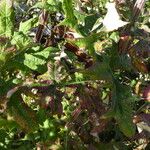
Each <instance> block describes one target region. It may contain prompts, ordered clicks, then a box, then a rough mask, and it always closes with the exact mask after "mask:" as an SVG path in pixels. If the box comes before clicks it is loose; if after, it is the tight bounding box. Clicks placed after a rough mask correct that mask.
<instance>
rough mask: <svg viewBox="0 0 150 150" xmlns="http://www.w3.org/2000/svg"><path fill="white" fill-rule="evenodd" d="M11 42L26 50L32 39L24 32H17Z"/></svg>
mask: <svg viewBox="0 0 150 150" xmlns="http://www.w3.org/2000/svg"><path fill="white" fill-rule="evenodd" d="M11 44H12V45H16V46H17V48H18V49H19V50H24V49H26V48H27V47H28V46H29V45H30V44H31V39H30V38H29V37H28V36H27V35H25V34H24V33H23V32H15V33H14V35H13V38H12V40H11Z"/></svg>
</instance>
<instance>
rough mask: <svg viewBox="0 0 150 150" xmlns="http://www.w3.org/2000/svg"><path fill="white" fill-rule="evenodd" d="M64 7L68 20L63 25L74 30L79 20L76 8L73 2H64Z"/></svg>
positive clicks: (70, 0) (69, 0) (67, 0)
mask: <svg viewBox="0 0 150 150" xmlns="http://www.w3.org/2000/svg"><path fill="white" fill-rule="evenodd" d="M62 6H63V10H64V12H65V16H66V18H65V20H64V21H63V22H61V24H62V25H66V26H69V27H71V28H74V27H75V26H76V25H77V18H76V17H75V15H74V7H73V2H72V0H63V4H62Z"/></svg>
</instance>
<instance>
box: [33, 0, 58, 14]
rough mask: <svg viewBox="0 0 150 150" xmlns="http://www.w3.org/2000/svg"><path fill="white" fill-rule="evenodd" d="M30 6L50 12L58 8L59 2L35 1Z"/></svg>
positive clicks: (54, 0)
mask: <svg viewBox="0 0 150 150" xmlns="http://www.w3.org/2000/svg"><path fill="white" fill-rule="evenodd" d="M32 8H40V9H45V10H47V11H49V12H51V13H52V12H55V11H58V10H59V9H60V3H59V2H58V1H56V0H47V1H44V2H37V3H36V4H35V5H34V6H33V7H32Z"/></svg>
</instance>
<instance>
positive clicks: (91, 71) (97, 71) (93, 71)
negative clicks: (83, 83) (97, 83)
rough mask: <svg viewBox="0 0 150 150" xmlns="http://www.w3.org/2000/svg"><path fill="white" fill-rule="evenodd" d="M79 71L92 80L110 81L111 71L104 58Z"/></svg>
mask: <svg viewBox="0 0 150 150" xmlns="http://www.w3.org/2000/svg"><path fill="white" fill-rule="evenodd" d="M81 72H82V73H83V76H85V77H87V78H89V79H92V80H106V81H112V73H111V70H110V67H109V61H108V60H107V59H104V61H103V62H99V61H97V62H96V63H95V64H94V65H92V66H91V67H89V68H88V69H87V70H83V71H81Z"/></svg>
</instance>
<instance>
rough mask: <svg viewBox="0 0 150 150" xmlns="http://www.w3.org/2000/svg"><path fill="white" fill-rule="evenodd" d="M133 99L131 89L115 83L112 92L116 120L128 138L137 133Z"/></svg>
mask: <svg viewBox="0 0 150 150" xmlns="http://www.w3.org/2000/svg"><path fill="white" fill-rule="evenodd" d="M132 98H133V96H132V94H131V89H130V88H129V87H128V86H125V85H121V84H120V83H119V82H118V81H115V85H114V87H113V91H112V101H113V111H114V112H115V113H114V118H115V119H116V121H117V122H118V126H119V128H120V130H121V131H122V132H123V133H124V134H125V135H126V136H128V137H131V136H133V135H134V133H135V126H134V124H133V122H132V114H133V112H132V103H133V100H132Z"/></svg>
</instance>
